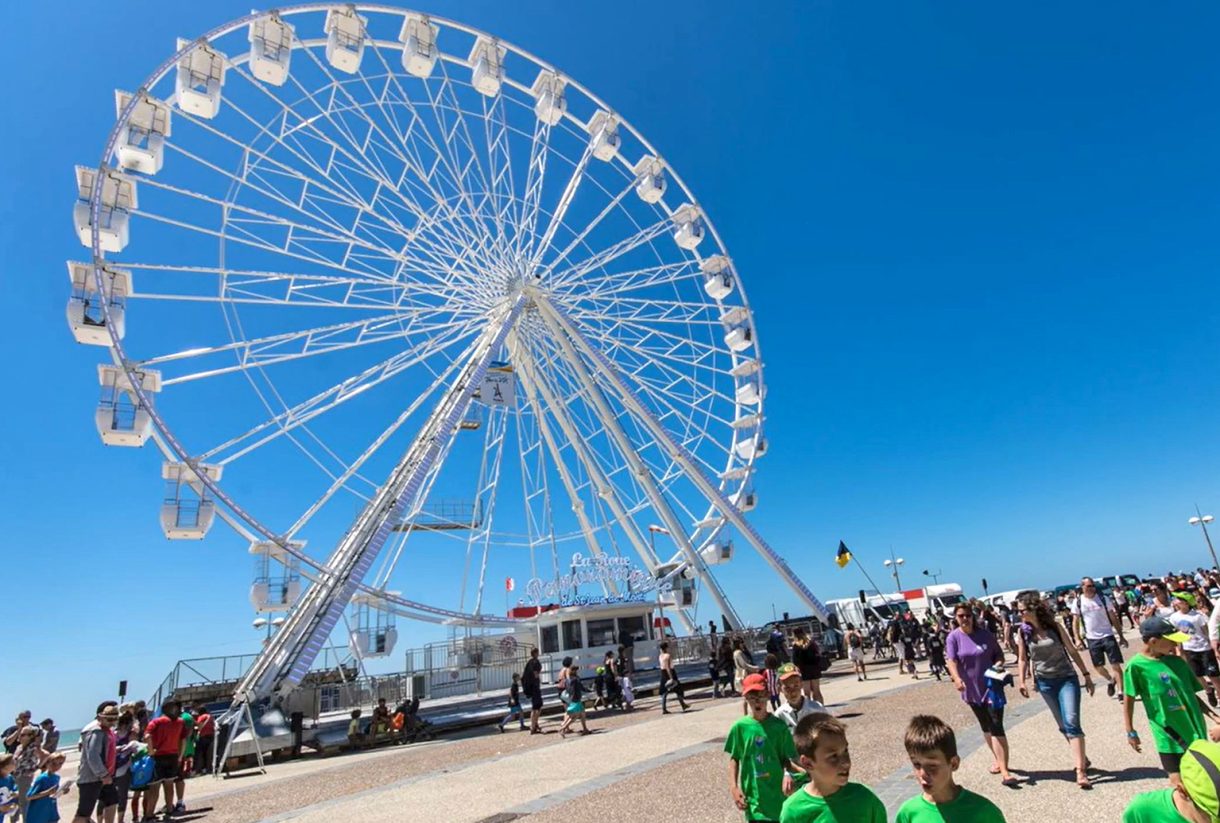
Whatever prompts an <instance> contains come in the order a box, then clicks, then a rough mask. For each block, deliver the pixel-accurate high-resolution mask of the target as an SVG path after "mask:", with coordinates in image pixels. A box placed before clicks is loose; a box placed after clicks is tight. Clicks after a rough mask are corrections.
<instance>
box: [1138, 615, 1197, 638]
mask: <svg viewBox="0 0 1220 823" xmlns="http://www.w3.org/2000/svg"><path fill="white" fill-rule="evenodd" d="M1140 637H1142V638H1144V639H1145V640H1151V639H1152V638H1154V637H1162V638H1164V639H1165V640H1171V641H1173V642H1174V643H1184V642H1186V641H1187V640H1189V639H1190V636H1189V635H1185V634H1182V632H1180V631H1178V630H1177V628H1176V627H1175V626H1174V625H1173V624H1172V623H1170V622H1169V621H1168V620H1166V619H1165V618H1163V617H1149V618H1147V619H1145V620H1143V621H1141V622H1140Z"/></svg>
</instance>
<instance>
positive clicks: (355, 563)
mask: <svg viewBox="0 0 1220 823" xmlns="http://www.w3.org/2000/svg"><path fill="white" fill-rule="evenodd" d="M527 299H528V298H526V296H525V295H524V294H520V293H519V294H518V295H517V296H516V298H515V299H513V300H512V302H511V303H510V304H509V305H508V307H507V310H506V311H504V313H503V314H502V316H501V317H499V318H497V319H493V320H492V321H491V322H490V323H489V324H488V326H487V328H486V330H485V331H484V332H483V335H482V337H481V339H480V342H479V345H478V346H477V347H476V348H475V350H474V352H473V353H472V355H471V358H470V360H469V361H467V364H466V366H465V367H464V368H463V369H462V371H461V373H460V374H459V375H458V377H457V378H456V380H455V381H454V383H453V386H452V388H450V390H449V391H448V393H447V394H446V395H445V396H444V397H442V398H441V400H440V402H439V403H438V404H437V406H436V409H435V410H434V411H433V412H432V414H431V415H430V416H429V417H428V420H427V421H426V422H425V423H424V425H423V427H422V428H421V429H420V433H419V435H418V436H417V437H416V438H415V440H414V442H413V443H412V444H411V447H410V448H409V449H408V450H407V453H406V454H405V455H404V456H403V458H402V459H401V460H400V461H399V462H398V465H397V466H395V468H394V470H393V471H392V472H391V473H390V477H389V479H388V480H387V481H386V482H385V484H383V485H382V487H381V488H380V489H379V490H378V492H377V494H376V496H374V497H373V499H372V500H371V501H370V502H369V503H368V505H367V506H365V508H364V509H363V510H362V511H361V512H360V514H359V515H357V517H356V520H355V521H354V522H353V523H352V525H351V526H350V527H349V528H348V531H347V533H346V534H345V535H344V537H343V539H342V540H341V541H340V542H339V545H338V546H337V547H336V548H335V550H334V552H333V553H332V554H331V557H330V560H329V561H328V562H327V564H326V565H327V573H325V574H323V575H321V576H320V577H319V579H318V580H317V582H315V583H314V585H312V586H310V587H309V588H308V589H307V590H306V592H305V595H304V597H303V598H302V600H301V602H300V604H299V605H298V606H297V608H295V609H293V610H292V614H291V616H290V617H289V618H288V621H287V622H286V623H285V624H284V626H283V628H282V629H281V630H280V631H279V632H277V633H276V634H275V636H274V637H272V639H271V642H270V643H269V644H268V645H267V647H266V648H265V649H264V650H263V651H262V652H261V653H260V654H259V656H258V658H257V659H256V660H255V661H254V663H253V665H251V666H250V669H249V670H248V671H247V672H246V674H245V675H244V676H243V677H242V679H241V681H240V682H239V683H238V684H237V688H236V689H235V690H234V698H233V708H231V709H230V714H232V715H237V713H238V712H237V711H235V710H237V709H239V708H240V704H252V703H256V702H258V701H259V700H262V699H263V698H266V697H270V696H277V697H282V696H284V695H286V694H287V693H288V692H290V691H291V690H292V689H293V688H295V687H296V685H297V684H298V683H299V682H300V681H301V679H302V678H303V677H304V676H305V674H306V672H308V671H309V667H310V666H311V665H313V661H314V659H315V658H316V657H317V654H318V652H319V651H320V650H321V648H322V646H324V645H325V643H326V640H327V638H329V637H330V633H331V631H332V630H333V629H334V627H335V624H336V623H337V622H338V620H339V618H340V617H341V616H342V614H343V610H344V609H345V608H347V605H348V603H349V602H350V600H351V598H352V596H353V595H354V594H355V592H356V589H357V587H358V586H359V584H360V582H361V580H363V578H364V575H365V573H367V572H368V569H369V567H370V566H371V565H372V563H373V561H374V560H375V559H376V558H377V555H378V554H379V553H380V551H381V549H382V547H383V546H384V545H385V542H386V540H387V538H388V537H389V535H390V532H391V531H392V525H393V521H394V520H395V519H396V518H397V517H398V515H399V514H400V513H401V512H402V510H403V509H404V508H405V507H406V506H407V504H408V503H409V502H410V500H411V498H413V497H414V496H415V494H416V493H417V492H418V491H419V486H420V484H421V483H422V481H423V480H424V478H425V477H426V475H427V474H428V472H429V471H430V470H431V469H432V466H433V464H434V463H435V461H436V460H437V458H438V457H440V455H441V453H442V452H443V451H444V449H445V445H446V444H447V443H448V442H449V441H450V440H452V438H453V437H454V435H455V433H456V431H457V428H458V422H459V421H460V420H461V419H462V415H464V414H465V412H466V409H467V408H468V407H469V406H470V404H471V402H473V391H474V388H475V387H476V386H477V385H478V384H479V383H480V382H481V381H482V379H483V375H484V374H486V372H487V367H488V364H489V363H490V362H491V360H492V359H493V358H494V357H495V355H496V354H497V352H498V350H499V349H500V347H501V345H503V343H504V339H505V338H506V337H507V336H508V331H509V329H510V328H512V326H513V324H514V323H515V322H516V320H517V318H518V317H519V316H520V314H521V310H522V308H523V307H524V305H525V303H526V302H527Z"/></svg>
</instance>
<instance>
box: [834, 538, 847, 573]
mask: <svg viewBox="0 0 1220 823" xmlns="http://www.w3.org/2000/svg"><path fill="white" fill-rule="evenodd" d="M850 562H851V552H849V551H848V550H847V544H845V543H844V542H843V541H842V540H840V541H839V551H838V553H837V554H835V563H837V564H838V566H839V568H840V569H842V568H844V567H845V566H847V564H848V563H850Z"/></svg>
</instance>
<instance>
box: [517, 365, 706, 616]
mask: <svg viewBox="0 0 1220 823" xmlns="http://www.w3.org/2000/svg"><path fill="white" fill-rule="evenodd" d="M517 357H518V361H517V362H518V366H519V373H520V375H521V384H522V388H523V389H524V390H525V395H526V397H527V398H529V399H530V402H531V403H532V404H533V406H534V408H535V410H536V413H540V411H539V410H540V409H541V404H539V403H538V401H537V398H536V397H535V395H534V392H535V391H536V392H538V393H540V394H541V395H542V399H543V400H544V401H545V402H546V404H547V408H548V409H550V410H551V414H553V415H554V416H555V421H556V422H557V423H558V424H559V428H560V430H561V431H562V432H563V433H564V436H565V437H567V438H568V442H569V443H571V445H572V451H573V452H574V453H575V455H576V459H577V460H578V461H580V464H581V466H582V467H583V468H584V470H585V474H586V475H587V476H588V477H589V481H590V482H591V483H592V484H593V488H594V489H595V491H596V493H597V495H598V497H600V498H601V499H603V500H605V501H606V505H608V506H609V507H610V512H611V513H612V514H613V515H614V517H615V520H616V521H617V522H618V524H619V527H620V528H621V529H622V530H623V532H624V533H625V534H626V535H627V539H628V541H630V543H631V545H632V546H633V547H634V548H635V551H636V554H637V555H639V557H640V559H641V560H643V561H644V566H645V568H647V569H648V573H649V574H653V575H655V573H656V570H657V567H658V566H660V565H661V561H660V559H659V558H658V557H657V556H656V553H655V552H653V551H652V549H651V548H649V546H648V542H647V541H646V540H645V539H644V535H643V533H642V532H641V531H640V529H639V526H638V525H637V524H636V522H635V521H634V520H632V519H631V516H630V515H629V514H628V513H627V507H626V506H624V505H623V502H622V501H621V500H620V499H619V497H618V493H617V491H616V487H615V486H614V485H613V484H611V483H610V481H609V480H608V479H607V478H606V476H605V473H604V472H602V469H601V466H599V465H597V462H596V461H595V460H593V458H592V456H591V455H590V454H589V453H588V450H587V449H586V448H585V441H584V438H583V437H581V435H580V434H579V433H578V432H577V431H576V427H575V426H574V425H573V424H572V420H571V418H570V417H568V413H567V406H565V405H564V404H563V403H562V402H560V401H559V399H558V398H557V397H556V396H555V393H554V392H553V391H552V390H551V388H550V386H548V385H547V383H546V381H545V380H544V379H543V378H542V376H541V375H540V374H538V373H537V372H536V371H535V370H534V361H533V358H532V357H531V355H530V354H529V353H528V351H526V350H525V349H521V350H520V351H519V352H518V354H517ZM553 456H554V458H555V459H556V460H557V461H558V459H559V458H558V455H557V454H556V455H553ZM678 616H679V618H680V619H681V621H682V625H683V626H684V627H685V628H686V629H687V631H690V632H693V631H694V630H695V621H694V620H692V619H691V617H690V615H689V614H688V613H687V610H686V609H678Z"/></svg>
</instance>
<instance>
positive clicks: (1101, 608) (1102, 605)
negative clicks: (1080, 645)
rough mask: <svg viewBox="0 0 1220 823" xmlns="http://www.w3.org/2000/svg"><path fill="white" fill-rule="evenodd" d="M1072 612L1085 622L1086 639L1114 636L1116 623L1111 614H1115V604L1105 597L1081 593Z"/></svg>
mask: <svg viewBox="0 0 1220 823" xmlns="http://www.w3.org/2000/svg"><path fill="white" fill-rule="evenodd" d="M1072 612H1073V613H1075V614H1076V615H1078V616H1079V617H1080V622H1081V623H1083V624H1084V639H1085V640H1101V639H1102V638H1104V637H1113V636H1114V625H1113V624H1112V623H1111V622H1110V615H1112V614H1114V604H1113V603H1112V602H1111V601H1109V600H1106V599H1105V598H1104V597H1088V596H1087V595H1083V594H1082V595H1080V597H1078V598H1077V599H1076V606H1075V607H1074V608H1073V609H1072Z"/></svg>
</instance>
